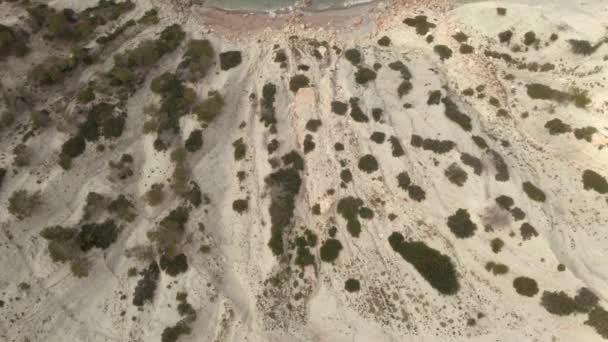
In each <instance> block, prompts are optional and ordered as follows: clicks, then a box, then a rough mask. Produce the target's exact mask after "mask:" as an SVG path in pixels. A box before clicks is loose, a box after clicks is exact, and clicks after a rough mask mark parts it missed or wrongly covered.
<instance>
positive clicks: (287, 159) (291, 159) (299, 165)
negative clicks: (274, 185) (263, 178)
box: [281, 150, 304, 171]
mask: <svg viewBox="0 0 608 342" xmlns="http://www.w3.org/2000/svg"><path fill="white" fill-rule="evenodd" d="M281 159H282V160H283V164H285V166H289V165H291V166H293V168H295V169H296V170H300V171H302V170H304V159H302V156H300V154H299V153H298V152H296V151H294V150H292V151H291V152H289V153H287V154H285V155H284V156H283V157H282V158H281Z"/></svg>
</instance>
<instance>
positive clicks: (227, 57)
mask: <svg viewBox="0 0 608 342" xmlns="http://www.w3.org/2000/svg"><path fill="white" fill-rule="evenodd" d="M241 62H242V57H241V52H240V51H226V52H222V53H220V69H222V70H224V71H225V70H229V69H232V68H235V67H237V66H239V65H240V64H241Z"/></svg>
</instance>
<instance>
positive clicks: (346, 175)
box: [340, 169, 353, 184]
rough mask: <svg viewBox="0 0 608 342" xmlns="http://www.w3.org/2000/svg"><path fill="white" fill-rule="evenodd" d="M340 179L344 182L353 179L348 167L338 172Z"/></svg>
mask: <svg viewBox="0 0 608 342" xmlns="http://www.w3.org/2000/svg"><path fill="white" fill-rule="evenodd" d="M340 179H341V180H342V182H344V183H345V184H346V183H350V182H351V181H352V180H353V174H352V173H351V172H350V170H349V169H344V170H342V171H341V172H340Z"/></svg>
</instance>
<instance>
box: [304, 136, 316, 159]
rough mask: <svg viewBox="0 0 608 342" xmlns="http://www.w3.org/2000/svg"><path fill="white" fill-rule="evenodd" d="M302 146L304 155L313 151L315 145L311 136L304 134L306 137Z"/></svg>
mask: <svg viewBox="0 0 608 342" xmlns="http://www.w3.org/2000/svg"><path fill="white" fill-rule="evenodd" d="M302 145H303V146H304V154H307V153H308V152H310V151H312V150H314V149H315V146H316V144H315V142H314V141H313V138H312V135H310V134H306V137H305V138H304V143H303V144H302Z"/></svg>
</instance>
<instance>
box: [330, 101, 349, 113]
mask: <svg viewBox="0 0 608 342" xmlns="http://www.w3.org/2000/svg"><path fill="white" fill-rule="evenodd" d="M347 110H348V104H346V103H344V102H340V101H332V102H331V111H332V112H333V113H335V114H338V115H344V114H346V111H347Z"/></svg>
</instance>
